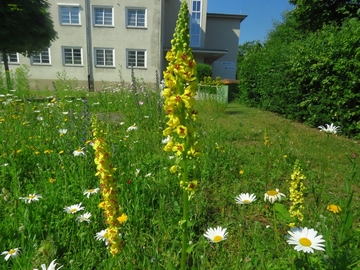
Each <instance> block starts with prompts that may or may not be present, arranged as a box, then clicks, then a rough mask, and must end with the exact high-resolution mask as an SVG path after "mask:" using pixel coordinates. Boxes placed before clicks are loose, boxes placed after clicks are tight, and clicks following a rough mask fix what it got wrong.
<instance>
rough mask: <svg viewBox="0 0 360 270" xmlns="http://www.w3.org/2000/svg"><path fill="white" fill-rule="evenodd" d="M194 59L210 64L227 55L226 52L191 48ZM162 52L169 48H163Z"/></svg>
mask: <svg viewBox="0 0 360 270" xmlns="http://www.w3.org/2000/svg"><path fill="white" fill-rule="evenodd" d="M191 49H192V53H193V55H194V56H195V58H202V59H203V60H204V62H206V63H207V64H211V63H212V62H214V61H216V60H217V59H219V58H220V57H222V56H224V55H225V54H227V53H228V50H218V49H208V48H191ZM164 51H166V52H167V51H170V48H164Z"/></svg>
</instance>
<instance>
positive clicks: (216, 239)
mask: <svg viewBox="0 0 360 270" xmlns="http://www.w3.org/2000/svg"><path fill="white" fill-rule="evenodd" d="M222 239H223V238H222V237H221V236H220V235H216V236H215V237H214V242H220V241H221V240H222Z"/></svg>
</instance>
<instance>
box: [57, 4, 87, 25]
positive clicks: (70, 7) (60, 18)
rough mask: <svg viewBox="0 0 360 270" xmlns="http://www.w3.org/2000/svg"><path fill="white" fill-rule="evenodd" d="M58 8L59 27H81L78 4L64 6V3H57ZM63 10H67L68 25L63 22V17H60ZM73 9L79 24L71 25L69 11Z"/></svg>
mask: <svg viewBox="0 0 360 270" xmlns="http://www.w3.org/2000/svg"><path fill="white" fill-rule="evenodd" d="M58 7H59V23H60V25H63V26H81V12H80V4H65V3H58ZM63 8H69V14H70V15H69V20H70V22H69V23H66V22H65V23H64V22H63V17H62V14H63V13H62V10H61V9H63ZM74 8H77V11H78V12H77V15H78V19H79V22H78V23H73V22H71V17H72V16H71V9H74Z"/></svg>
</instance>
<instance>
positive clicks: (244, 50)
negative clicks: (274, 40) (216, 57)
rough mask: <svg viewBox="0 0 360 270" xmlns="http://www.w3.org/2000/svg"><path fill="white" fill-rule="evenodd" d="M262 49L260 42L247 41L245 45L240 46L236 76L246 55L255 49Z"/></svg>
mask: <svg viewBox="0 0 360 270" xmlns="http://www.w3.org/2000/svg"><path fill="white" fill-rule="evenodd" d="M261 47H262V44H261V42H260V41H259V40H252V41H246V42H245V43H243V44H240V45H239V47H238V54H237V67H236V75H237V74H238V73H239V70H240V63H241V62H242V61H243V60H244V57H245V55H246V54H248V53H249V52H251V51H252V50H254V49H255V50H257V49H260V48H261Z"/></svg>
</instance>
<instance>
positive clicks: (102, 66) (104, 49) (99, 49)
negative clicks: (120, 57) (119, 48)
mask: <svg viewBox="0 0 360 270" xmlns="http://www.w3.org/2000/svg"><path fill="white" fill-rule="evenodd" d="M98 51H103V53H104V55H103V56H104V64H103V65H102V64H99V63H98V58H97V52H98ZM106 51H111V52H112V64H111V65H107V64H106ZM94 63H95V67H101V68H114V67H115V49H114V48H103V47H96V48H94Z"/></svg>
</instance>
